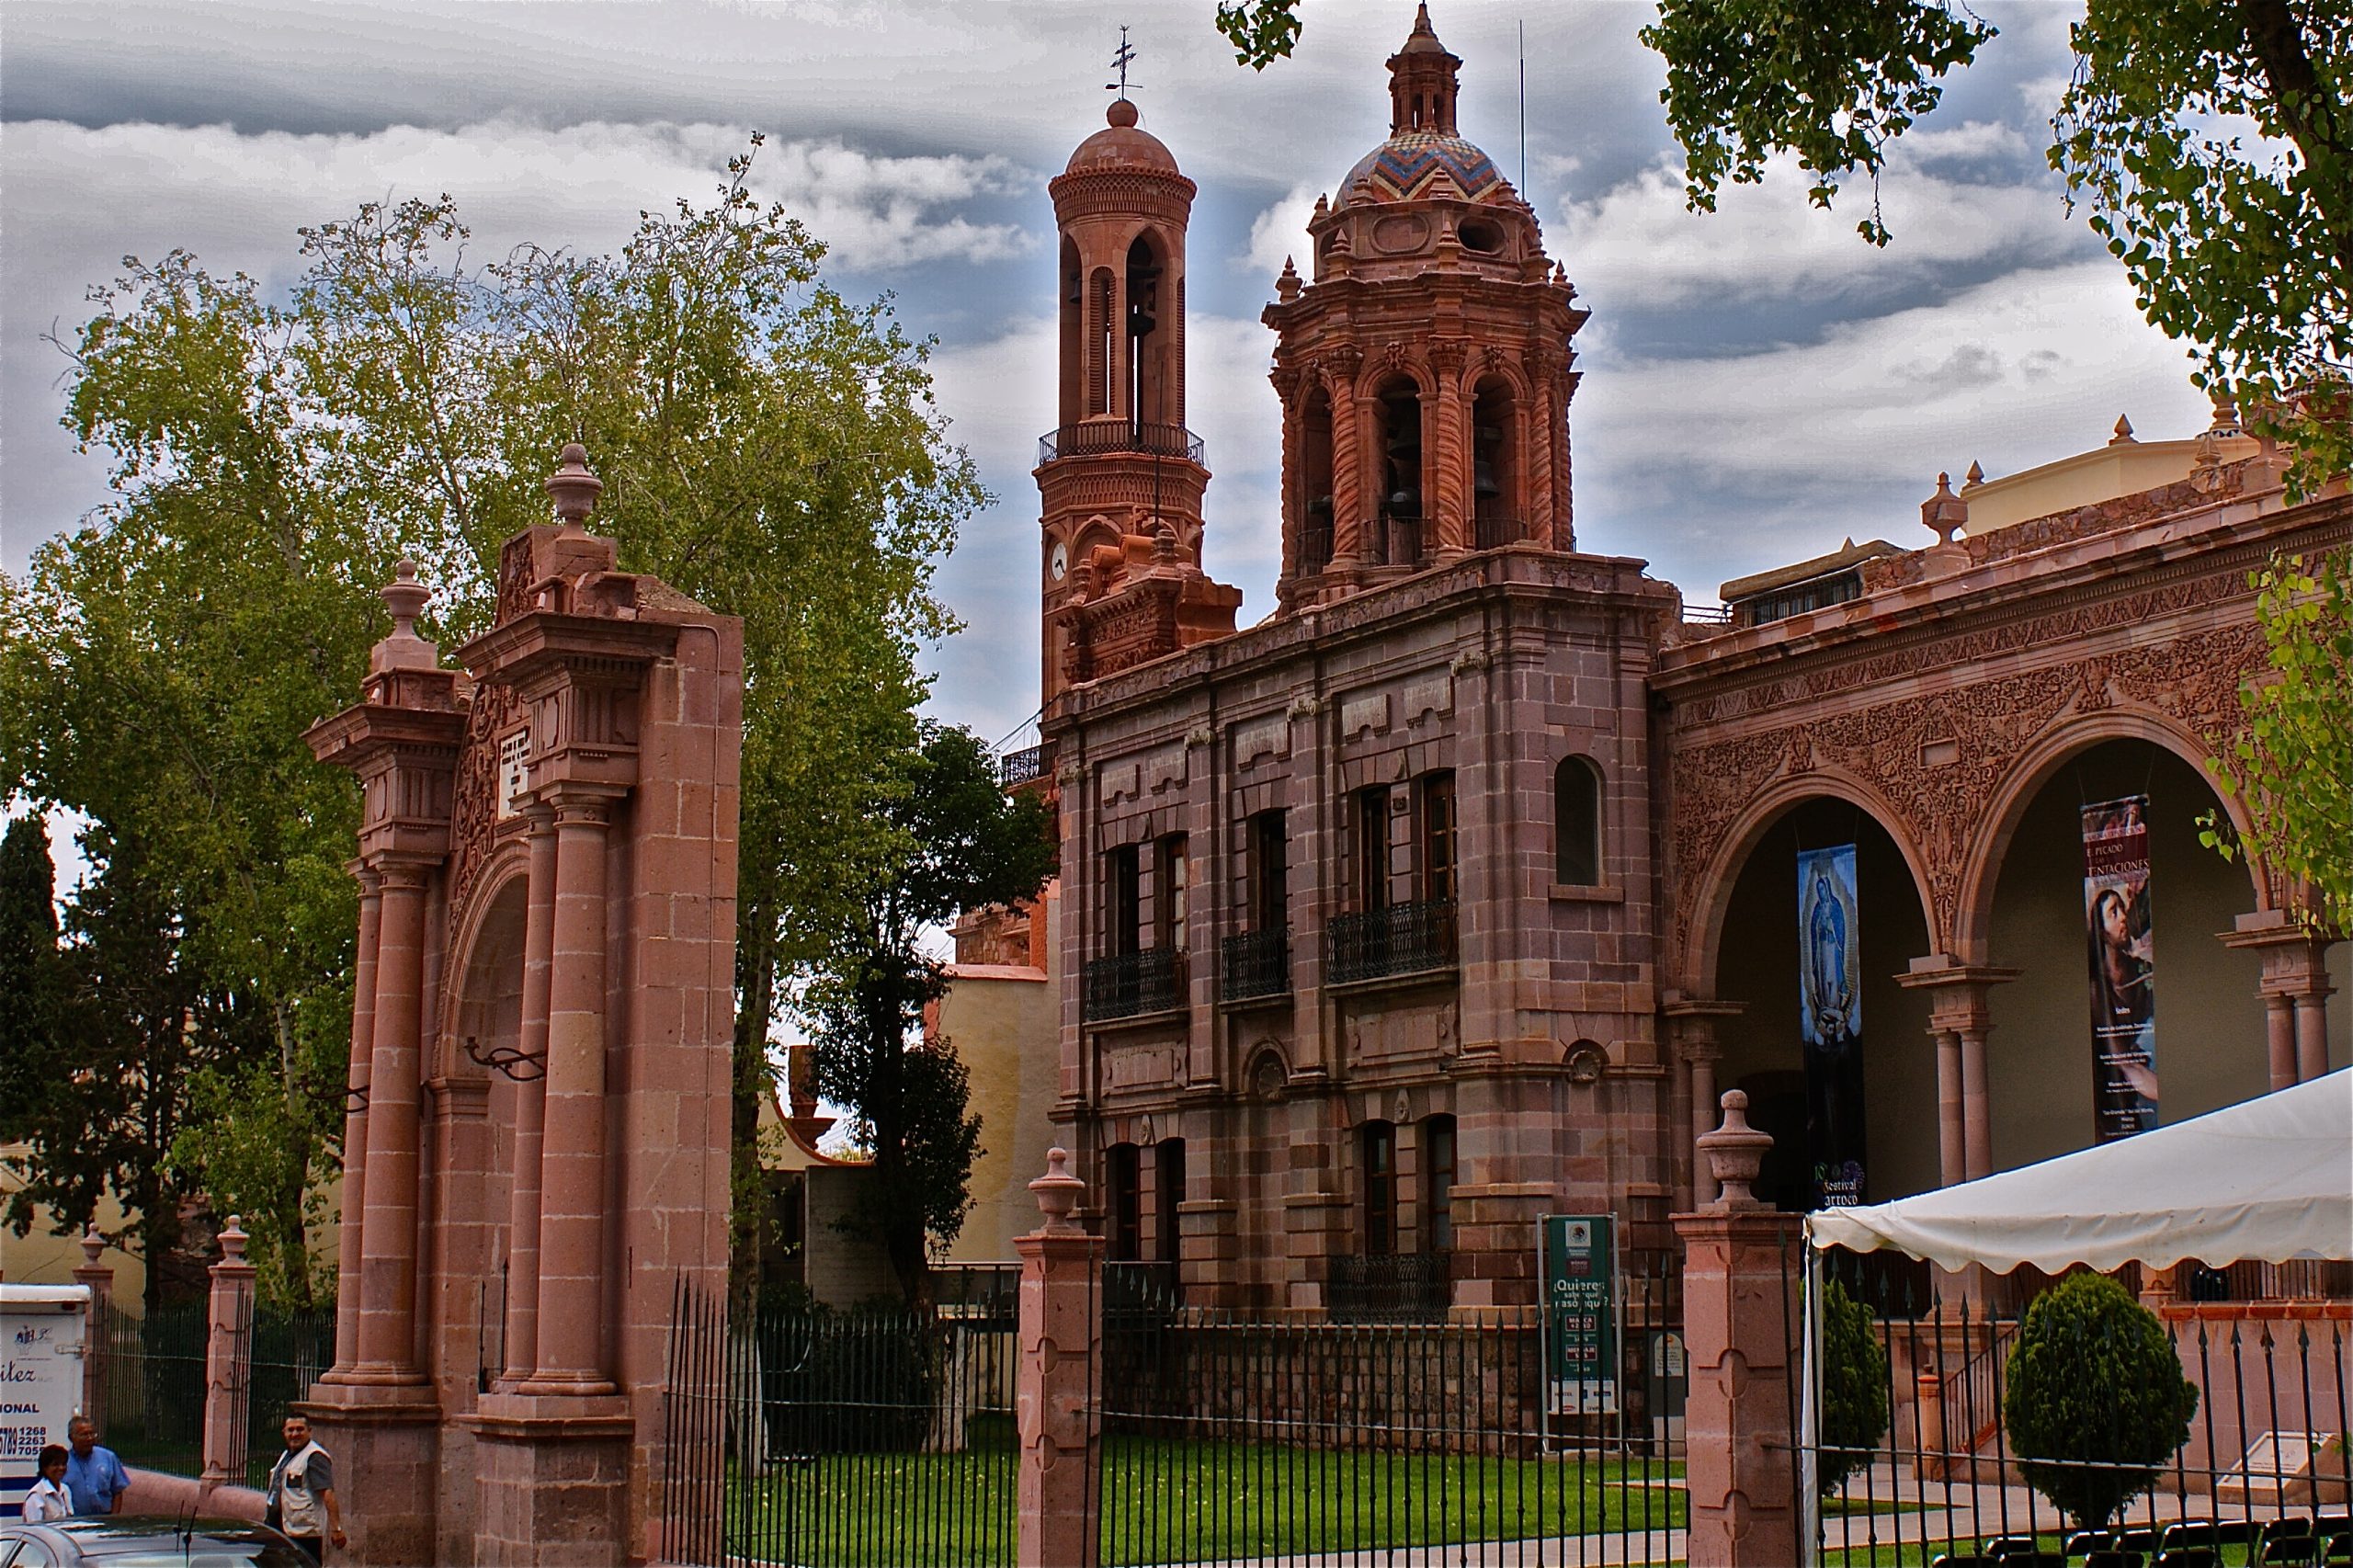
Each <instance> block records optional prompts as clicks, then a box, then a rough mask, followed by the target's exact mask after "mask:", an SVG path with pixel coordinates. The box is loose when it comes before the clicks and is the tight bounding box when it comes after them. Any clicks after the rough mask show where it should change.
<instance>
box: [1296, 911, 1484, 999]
mask: <svg viewBox="0 0 2353 1568" xmlns="http://www.w3.org/2000/svg"><path fill="white" fill-rule="evenodd" d="M1324 939H1325V942H1326V944H1327V949H1328V951H1327V956H1326V958H1325V960H1324V979H1325V980H1326V981H1327V982H1328V983H1331V984H1334V985H1346V984H1347V983H1349V982H1350V981H1358V980H1385V979H1388V978H1389V977H1390V976H1392V975H1401V974H1422V973H1427V972H1428V971H1434V970H1447V969H1452V968H1453V967H1454V961H1455V959H1454V901H1453V900H1452V899H1450V898H1449V899H1432V900H1429V901H1428V902H1427V903H1392V904H1391V905H1390V906H1389V907H1388V908H1386V909H1374V910H1368V911H1367V912H1365V913H1364V914H1361V915H1334V916H1333V917H1332V923H1331V925H1330V926H1328V927H1326V929H1325V932H1324Z"/></svg>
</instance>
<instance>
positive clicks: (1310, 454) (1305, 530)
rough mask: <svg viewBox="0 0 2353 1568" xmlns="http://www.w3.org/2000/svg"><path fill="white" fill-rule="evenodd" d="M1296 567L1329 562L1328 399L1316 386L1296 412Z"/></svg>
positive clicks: (1317, 569)
mask: <svg viewBox="0 0 2353 1568" xmlns="http://www.w3.org/2000/svg"><path fill="white" fill-rule="evenodd" d="M1299 474H1300V514H1299V554H1300V559H1299V569H1300V570H1301V571H1302V572H1320V571H1322V570H1323V569H1324V567H1326V566H1329V565H1330V564H1331V563H1332V399H1331V397H1330V396H1329V394H1327V393H1326V392H1324V389H1323V388H1322V387H1320V386H1319V387H1312V388H1310V389H1309V390H1308V392H1307V397H1306V401H1305V402H1304V403H1303V404H1302V409H1301V413H1300V416H1299ZM1359 520H1361V519H1359Z"/></svg>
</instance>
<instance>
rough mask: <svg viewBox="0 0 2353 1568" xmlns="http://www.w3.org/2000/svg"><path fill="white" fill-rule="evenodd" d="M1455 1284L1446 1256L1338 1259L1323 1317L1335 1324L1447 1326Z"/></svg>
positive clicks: (1421, 1254) (1412, 1254)
mask: <svg viewBox="0 0 2353 1568" xmlns="http://www.w3.org/2000/svg"><path fill="white" fill-rule="evenodd" d="M1453 1302H1454V1280H1453V1278H1452V1275H1451V1272H1450V1271H1449V1268H1448V1267H1447V1255H1446V1254H1445V1253H1442V1252H1407V1253H1398V1254H1395V1255H1394V1256H1389V1257H1336V1258H1334V1259H1333V1260H1332V1284H1331V1289H1330V1290H1329V1292H1328V1293H1327V1295H1326V1297H1325V1300H1324V1312H1325V1313H1326V1315H1328V1316H1329V1317H1330V1318H1331V1319H1332V1321H1333V1322H1334V1323H1443V1322H1444V1321H1446V1310H1447V1308H1448V1307H1449V1306H1451V1305H1453Z"/></svg>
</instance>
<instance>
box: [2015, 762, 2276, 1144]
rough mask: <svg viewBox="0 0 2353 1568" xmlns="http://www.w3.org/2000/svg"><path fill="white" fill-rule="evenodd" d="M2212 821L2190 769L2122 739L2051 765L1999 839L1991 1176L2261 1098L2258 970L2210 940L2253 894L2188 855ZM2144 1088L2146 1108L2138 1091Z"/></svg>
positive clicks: (2204, 788) (2265, 1082) (2203, 858)
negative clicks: (2006, 976)
mask: <svg viewBox="0 0 2353 1568" xmlns="http://www.w3.org/2000/svg"><path fill="white" fill-rule="evenodd" d="M2131 802H2139V804H2138V805H2137V806H2135V805H2132V804H2131ZM2221 808H2222V801H2221V799H2220V798H2219V797H2218V796H2217V795H2216V794H2215V792H2214V790H2213V788H2212V786H2211V785H2210V784H2209V783H2208V782H2207V780H2206V778H2205V777H2204V776H2203V774H2202V773H2201V772H2200V769H2199V768H2198V767H2196V766H2195V765H2193V764H2192V763H2190V762H2189V761H2188V760H2186V759H2185V758H2183V757H2182V756H2178V755H2177V753H2175V752H2174V751H2173V750H2171V749H2170V748H2168V747H2166V746H2163V745H2159V744H2155V743H2154V742H2152V741H2150V740H2147V739H2143V738H2138V737H2133V738H2118V739H2108V740H2100V741H2096V742H2094V743H2093V744H2089V745H2087V746H2086V747H2085V748H2084V749H2082V750H2080V751H2077V752H2075V753H2074V754H2072V755H2071V756H2066V757H2064V758H2063V759H2062V760H2060V761H2059V762H2058V763H2057V764H2056V766H2054V767H2052V768H2051V769H2050V770H2049V772H2048V776H2047V777H2046V778H2044V779H2043V781H2042V782H2041V784H2040V787H2038V788H2037V789H2036V790H2034V792H2033V794H2032V795H2031V796H2030V797H2029V798H2028V799H2027V800H2026V801H2024V803H2023V804H2022V805H2021V806H2019V807H2018V809H2017V814H2016V816H2015V818H2014V819H2013V824H2003V825H2004V826H2006V827H2008V829H2009V832H2008V835H2007V843H2006V846H2005V848H2004V850H2003V853H2002V859H2001V864H2000V867H1999V869H1998V870H1997V871H1996V873H1995V876H1996V881H1995V886H1994V893H1993V900H1992V904H1991V917H1990V921H1989V925H1988V931H1987V936H1988V940H1987V952H1986V958H1987V961H1988V962H1989V963H1991V964H1993V965H1995V967H1997V968H2002V969H2009V970H2015V971H2018V978H2017V979H2015V980H2011V981H2007V982H2005V983H2002V984H1999V985H1995V986H1994V987H1993V988H1992V991H1991V994H1990V996H1989V998H1988V1017H1989V1018H1990V1021H1991V1023H1992V1025H1993V1028H1992V1032H1991V1034H1990V1036H1989V1037H1988V1039H1987V1041H1986V1076H1987V1079H1988V1092H1987V1120H1988V1122H1989V1124H1990V1125H1989V1131H1990V1132H1991V1134H1992V1145H1993V1146H1992V1153H1993V1162H1994V1169H1995V1170H1997V1171H2001V1170H2008V1169H2011V1168H2013V1167H2015V1166H2018V1165H2029V1164H2031V1163H2033V1162H2035V1161H2038V1160H2046V1159H2050V1158H2052V1157H2053V1156H2055V1155H2059V1154H2064V1153H2073V1152H2074V1151H2075V1150H2077V1149H2083V1148H2087V1147H2089V1146H2090V1145H2091V1144H2093V1143H2094V1142H2098V1141H2100V1140H2101V1139H2102V1138H2103V1137H2104V1136H2116V1135H2119V1134H2120V1133H2124V1132H2125V1131H2126V1129H2125V1126H2124V1124H2125V1123H2127V1122H2131V1123H2133V1124H2135V1125H2139V1124H2142V1123H2145V1124H2147V1125H2151V1126H2154V1125H2161V1124H2164V1123H2168V1122H2175V1121H2180V1120H2184V1119H2188V1118H2189V1117H2193V1116H2199V1115H2202V1114H2204V1113H2205V1112H2207V1111H2210V1110H2217V1109H2220V1108H2222V1107H2223V1106H2228V1105H2235V1104H2237V1103H2238V1102H2240V1101H2242V1100H2245V1099H2250V1098H2252V1097H2254V1096H2256V1095H2260V1094H2263V1093H2265V1092H2266V1091H2267V1090H2268V1088H2269V1087H2270V1076H2269V1070H2268V1059H2267V1053H2266V1050H2265V1030H2264V1009H2263V1002H2262V999H2261V996H2260V994H2259V989H2260V985H2261V980H2262V972H2261V959H2260V956H2259V955H2258V954H2256V952H2254V951H2252V950H2249V949H2234V948H2231V947H2226V946H2224V945H2223V944H2222V942H2220V941H2218V940H2216V935H2217V933H2221V932H2227V931H2229V930H2231V929H2232V926H2233V924H2234V921H2235V920H2236V919H2237V917H2238V916H2239V915H2245V914H2247V913H2249V912H2251V911H2252V910H2254V908H2255V907H2256V897H2255V889H2254V885H2253V883H2252V882H2251V881H2249V879H2248V875H2247V870H2246V868H2245V865H2244V863H2239V864H2234V863H2233V862H2230V861H2227V860H2224V859H2223V858H2222V857H2221V856H2220V855H2217V854H2215V853H2214V852H2213V851H2212V850H2211V849H2208V848H2206V847H2205V846H2203V845H2201V844H2200V843H2199V841H2198V835H2199V819H2200V817H2201V816H2203V815H2204V814H2205V813H2207V812H2220V811H2221ZM2095 867H2097V869H2095ZM2096 1036H2097V1037H2101V1038H2096ZM2103 1039H2104V1041H2105V1043H2103ZM2143 1052H2145V1053H2146V1054H2147V1055H2148V1057H2149V1060H2148V1061H2147V1062H2145V1063H2143V1062H2130V1063H2129V1064H2128V1062H2127V1061H2126V1058H2127V1056H2128V1055H2131V1056H2138V1055H2140V1054H2142V1053H2143ZM2128 1065H2129V1067H2130V1068H2131V1069H2135V1070H2134V1071H2128ZM2143 1072H2145V1074H2146V1081H2145V1082H2143V1083H2141V1084H2140V1085H2139V1086H2140V1087H2142V1088H2151V1087H2154V1088H2155V1089H2156V1090H2157V1091H2158V1092H2157V1094H2156V1095H2155V1096H2154V1097H2150V1096H2143V1095H2141V1094H2138V1093H2135V1092H2131V1091H2132V1089H2133V1086H2134V1085H2133V1082H2132V1081H2133V1080H2135V1079H2138V1078H2140V1076H2141V1074H2142V1073H2143Z"/></svg>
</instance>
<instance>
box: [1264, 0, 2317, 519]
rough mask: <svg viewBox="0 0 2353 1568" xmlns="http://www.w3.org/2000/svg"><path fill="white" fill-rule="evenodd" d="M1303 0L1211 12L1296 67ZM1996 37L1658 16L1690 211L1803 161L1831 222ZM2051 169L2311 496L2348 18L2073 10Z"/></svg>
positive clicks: (2266, 7) (2099, 3)
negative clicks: (2071, 72) (2283, 451)
mask: <svg viewBox="0 0 2353 1568" xmlns="http://www.w3.org/2000/svg"><path fill="white" fill-rule="evenodd" d="M1298 4H1299V0H1223V3H1222V4H1221V5H1220V6H1219V7H1218V26H1219V28H1221V29H1222V31H1223V32H1224V33H1225V34H1226V36H1227V38H1228V39H1230V40H1232V41H1233V44H1234V46H1235V49H1236V51H1237V55H1238V57H1239V58H1240V60H1241V61H1242V62H1244V63H1245V64H1248V65H1251V66H1254V67H1264V66H1265V65H1266V64H1267V63H1268V62H1270V61H1272V60H1274V59H1276V58H1278V57H1279V56H1283V55H1288V54H1289V53H1290V51H1291V48H1292V46H1293V44H1294V43H1295V42H1296V40H1297V39H1298V37H1299V31H1300V23H1299V13H1298ZM1994 37H1995V29H1994V28H1993V27H1991V26H1990V25H1988V24H1987V23H1986V22H1985V21H1984V20H1983V19H1982V18H1980V17H1977V16H1976V15H1975V14H1974V13H1972V11H1970V9H1969V8H1968V6H1966V5H1965V4H1960V3H1958V0H1803V3H1800V0H1660V4H1659V6H1658V15H1657V19H1656V20H1655V21H1654V22H1652V23H1651V24H1649V25H1648V26H1645V27H1644V28H1643V29H1642V39H1643V42H1644V43H1645V44H1647V45H1649V46H1650V47H1651V48H1652V49H1654V50H1655V51H1658V53H1659V54H1660V55H1661V56H1662V57H1663V58H1664V59H1665V62H1666V68H1667V80H1666V86H1665V89H1664V90H1663V91H1662V92H1661V94H1660V99H1661V101H1662V102H1663V103H1665V106H1666V117H1667V125H1668V128H1669V129H1670V130H1671V131H1673V132H1674V134H1675V137H1676V140H1677V142H1680V143H1681V145H1682V148H1683V152H1684V174H1685V181H1686V192H1687V195H1688V199H1689V201H1690V204H1691V206H1692V207H1693V208H1694V209H1695V210H1702V211H1707V210H1713V209H1714V207H1715V203H1716V198H1717V195H1718V193H1719V191H1720V190H1721V189H1722V187H1723V186H1724V184H1725V183H1726V182H1730V183H1732V184H1734V185H1743V184H1753V183H1755V182H1756V181H1758V180H1760V179H1761V178H1763V176H1764V172H1765V169H1766V166H1767V165H1768V162H1769V161H1770V160H1771V159H1772V158H1773V157H1774V156H1775V155H1777V154H1782V153H1787V154H1790V155H1792V156H1794V157H1795V159H1796V161H1797V164H1798V165H1799V167H1800V168H1801V169H1802V170H1803V171H1804V172H1805V173H1806V174H1807V176H1809V177H1810V178H1811V180H1812V182H1813V184H1812V188H1811V190H1810V192H1809V195H1810V197H1811V199H1812V200H1813V203H1814V205H1816V206H1817V207H1823V208H1828V207H1830V206H1831V205H1832V204H1833V201H1834V200H1835V199H1836V197H1837V195H1838V194H1839V191H1840V189H1841V187H1843V186H1844V185H1845V184H1846V183H1847V182H1848V181H1850V180H1852V179H1854V178H1857V177H1860V178H1863V179H1866V180H1868V181H1869V182H1870V185H1871V187H1872V192H1873V199H1872V201H1871V203H1870V211H1869V213H1868V214H1867V215H1866V216H1865V217H1864V218H1863V220H1862V221H1861V222H1859V224H1857V228H1858V230H1859V232H1860V233H1861V234H1862V235H1863V237H1864V238H1865V239H1867V240H1869V241H1870V243H1871V244H1882V245H1883V244H1887V243H1888V241H1889V238H1890V235H1889V233H1888V230H1887V226H1886V224H1885V223H1884V222H1882V221H1881V214H1880V209H1879V203H1878V200H1877V188H1878V180H1879V176H1880V174H1881V170H1882V169H1883V168H1884V167H1885V164H1886V158H1887V153H1888V149H1889V146H1890V144H1891V143H1893V142H1894V141H1895V139H1896V138H1898V137H1899V136H1901V135H1902V134H1903V133H1904V131H1906V130H1907V129H1909V128H1910V127H1911V126H1912V125H1913V123H1914V122H1915V121H1916V120H1917V119H1920V117H1922V116H1923V115H1925V114H1927V112H1928V111H1929V110H1930V109H1932V108H1935V107H1936V105H1937V103H1938V99H1939V98H1940V97H1941V96H1942V93H1943V82H1944V79H1945V77H1946V76H1948V75H1949V74H1950V73H1952V72H1953V71H1955V70H1958V69H1960V68H1961V67H1964V66H1966V65H1968V64H1970V63H1971V62H1972V61H1974V60H1975V59H1976V58H1977V54H1978V51H1979V50H1981V49H1982V48H1983V47H1984V45H1985V44H1986V43H1987V42H1989V41H1990V40H1992V39H1993V38H1994ZM2070 39H2071V41H2072V42H2073V44H2074V47H2075V76H2074V78H2073V80H2072V81H2071V82H2070V83H2069V85H2068V86H2067V87H2066V89H2065V91H2064V92H2063V94H2062V95H2061V97H2060V99H2059V101H2058V103H2057V104H2056V105H2055V106H2053V111H2052V144H2051V147H2050V153H2049V156H2050V161H2051V165H2052V167H2053V168H2054V169H2057V170H2058V171H2059V172H2060V173H2061V174H2062V175H2063V176H2065V178H2066V182H2067V190H2068V195H2069V199H2070V202H2071V204H2072V203H2074V202H2075V201H2081V202H2082V203H2083V204H2084V205H2085V206H2086V209H2087V210H2088V218H2089V222H2090V223H2091V227H2092V229H2093V230H2094V232H2095V233H2097V234H2098V235H2099V236H2100V238H2101V239H2102V240H2103V241H2104V242H2106V244H2107V245H2108V248H2109V253H2110V254H2111V255H2113V256H2115V257H2116V258H2117V260H2118V261H2120V263H2122V265H2123V267H2124V269H2125V273H2126V276H2127V277H2128V278H2131V283H2132V287H2133V290H2134V291H2135V293H2136V294H2137V296H2138V298H2139V301H2140V307H2141V310H2142V312H2143V314H2144V315H2145V316H2146V317H2147V318H2148V320H2149V321H2150V323H2151V324H2154V325H2155V326H2157V327H2158V328H2160V329H2162V330H2163V331H2164V332H2165V334H2166V335H2168V336H2170V337H2175V338H2180V339H2183V340H2186V341H2187V342H2188V343H2190V344H2192V345H2194V346H2195V347H2196V349H2197V351H2198V354H2199V356H2200V359H2201V361H2202V365H2203V369H2202V370H2201V376H2202V377H2203V378H2205V379H2208V380H2211V381H2212V382H2214V383H2215V384H2218V385H2222V386H2227V387H2229V388H2230V389H2232V390H2233V391H2234V393H2235V394H2236V396H2237V398H2238V400H2239V403H2240V405H2241V407H2242V408H2244V409H2246V410H2248V411H2249V413H2250V416H2251V418H2252V420H2253V422H2254V423H2256V426H2258V428H2263V429H2265V430H2267V431H2268V432H2269V433H2272V434H2275V435H2278V436H2279V437H2282V438H2283V439H2285V440H2286V441H2287V442H2288V443H2289V445H2290V448H2291V449H2292V450H2293V452H2294V456H2295V466H2294V469H2293V471H2292V472H2291V475H2290V477H2291V480H2292V481H2293V482H2294V483H2297V484H2298V485H2299V486H2300V487H2301V488H2302V489H2306V490H2309V489H2312V488H2316V487H2317V485H2318V484H2319V483H2320V482H2322V481H2323V480H2325V478H2326V477H2327V476H2328V475H2330V474H2333V473H2337V472H2342V471H2343V470H2344V469H2345V468H2346V466H2347V462H2348V460H2353V437H2348V426H2347V419H2346V417H2345V413H2346V395H2345V394H2346V383H2347V374H2348V370H2353V103H2348V101H2347V91H2348V85H2353V11H2348V10H2347V8H2346V7H2345V6H2343V5H2341V4H2338V3H2337V0H2212V3H2211V4H2204V5H2195V6H2181V5H2175V4H2172V3H2170V0H2088V3H2087V4H2086V7H2085V13H2084V17H2083V19H2082V20H2080V21H2078V22H2076V23H2075V24H2074V27H2073V29H2072V31H2071V34H2070Z"/></svg>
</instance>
